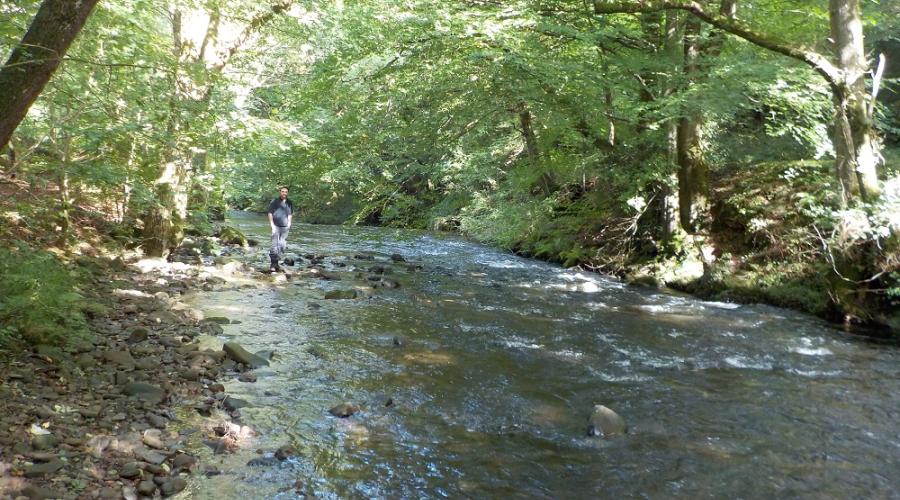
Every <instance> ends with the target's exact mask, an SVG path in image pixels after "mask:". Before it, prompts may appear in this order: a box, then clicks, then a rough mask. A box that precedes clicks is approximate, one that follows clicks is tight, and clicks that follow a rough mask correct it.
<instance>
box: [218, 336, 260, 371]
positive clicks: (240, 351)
mask: <svg viewBox="0 0 900 500" xmlns="http://www.w3.org/2000/svg"><path fill="white" fill-rule="evenodd" d="M222 350H223V351H225V354H226V355H228V357H229V358H231V359H232V360H234V361H235V362H236V363H243V364H245V365H248V366H251V367H253V368H261V367H263V366H269V361H268V360H267V359H264V358H262V357H260V356H257V355H256V354H253V353H252V352H250V351H248V350H246V349H244V348H243V347H241V345H240V344H238V343H237V342H225V345H223V346H222Z"/></svg>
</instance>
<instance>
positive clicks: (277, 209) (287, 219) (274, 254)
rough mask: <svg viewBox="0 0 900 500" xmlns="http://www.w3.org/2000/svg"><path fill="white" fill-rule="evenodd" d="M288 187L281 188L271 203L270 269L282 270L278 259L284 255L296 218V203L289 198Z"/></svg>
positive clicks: (272, 270) (273, 270)
mask: <svg viewBox="0 0 900 500" xmlns="http://www.w3.org/2000/svg"><path fill="white" fill-rule="evenodd" d="M287 196H288V188H287V186H282V187H281V189H279V195H278V198H275V199H274V200H272V203H269V225H270V226H272V249H271V250H269V259H270V260H271V264H270V265H269V271H271V272H273V273H274V272H276V271H280V270H281V266H279V265H278V261H279V260H280V259H281V257H283V256H284V250H285V248H286V247H287V237H288V230H289V229H290V228H291V221H292V220H293V218H294V204H293V202H291V200H289V199H288V197H287Z"/></svg>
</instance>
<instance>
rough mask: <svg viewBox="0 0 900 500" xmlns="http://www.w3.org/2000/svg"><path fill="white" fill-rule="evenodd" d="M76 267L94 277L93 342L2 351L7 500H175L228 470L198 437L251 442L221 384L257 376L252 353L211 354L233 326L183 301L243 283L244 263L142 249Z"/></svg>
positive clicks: (1, 452) (221, 446) (1, 456)
mask: <svg viewBox="0 0 900 500" xmlns="http://www.w3.org/2000/svg"><path fill="white" fill-rule="evenodd" d="M76 262H77V266H78V267H80V268H82V269H86V270H88V272H89V273H90V275H91V276H92V277H91V278H90V280H89V283H86V284H85V285H86V286H85V287H86V288H90V289H89V290H87V291H86V292H85V295H86V298H87V300H88V301H89V302H90V304H91V307H90V308H89V314H88V316H89V329H90V332H91V333H92V335H91V336H89V337H85V338H83V339H80V340H76V341H74V342H67V343H65V344H64V345H63V346H61V347H60V346H52V345H46V344H38V345H27V344H24V343H19V344H18V345H16V344H13V345H10V344H7V346H6V347H7V349H6V350H5V351H4V352H3V353H2V355H3V357H4V362H3V363H2V365H0V378H2V380H3V381H4V384H3V385H2V386H0V395H2V398H0V401H2V402H0V414H2V415H3V416H2V417H0V429H2V432H0V464H2V470H0V497H3V498H14V497H17V496H25V497H28V498H66V499H69V498H138V497H147V498H150V497H153V496H157V497H158V496H160V495H161V496H163V497H167V496H171V495H174V494H177V493H178V492H180V491H182V490H183V489H185V488H186V487H187V484H188V482H187V479H188V477H189V475H190V474H191V473H196V474H203V475H208V476H214V475H217V474H219V470H218V469H217V467H216V466H215V465H214V464H212V463H201V462H200V461H199V460H198V457H197V456H196V450H190V449H189V447H188V446H187V445H186V442H187V441H188V440H190V439H193V440H195V441H197V440H199V441H198V442H203V443H205V444H207V445H208V446H210V447H212V448H213V449H214V450H217V451H219V452H222V451H226V450H227V449H228V448H230V447H233V446H234V445H235V443H236V442H237V441H238V440H241V439H244V440H246V439H249V438H251V437H252V436H253V431H252V430H251V429H249V428H248V427H246V426H242V425H241V421H240V406H241V401H240V400H238V399H236V398H233V397H229V396H228V395H227V394H226V393H225V387H224V385H223V384H222V383H219V382H218V380H220V379H224V380H228V379H232V378H237V377H240V379H241V380H242V381H247V382H252V381H255V375H254V374H253V372H252V368H253V367H251V366H248V365H246V364H243V363H241V361H247V359H248V358H244V357H243V356H248V355H249V354H247V353H242V352H240V349H237V350H235V349H231V350H227V349H226V350H224V351H223V350H219V349H210V348H208V347H207V346H203V347H201V344H200V343H199V342H198V340H199V339H201V338H203V337H204V336H210V335H213V336H214V335H216V334H217V333H219V332H221V330H222V327H221V323H222V322H228V321H229V320H227V319H224V318H215V317H212V318H204V315H203V313H202V312H200V311H198V310H195V309H192V308H190V307H188V306H186V305H185V304H184V303H183V302H181V300H180V297H181V296H182V294H183V293H186V292H188V291H194V290H201V291H214V290H219V289H223V288H227V287H235V286H237V285H234V284H229V283H228V282H227V281H226V279H225V278H223V277H222V276H223V275H224V276H229V275H233V274H234V273H240V268H241V266H240V265H238V264H236V263H232V264H231V265H230V266H229V265H225V266H219V267H218V268H215V267H203V266H200V265H191V264H185V263H181V262H166V261H164V260H137V257H136V256H134V255H133V254H132V255H131V256H129V255H127V254H126V258H125V259H124V260H123V259H122V258H121V257H120V258H115V259H109V258H104V257H90V256H87V255H83V256H81V257H78V259H76ZM263 363H268V362H267V361H264V362H263ZM283 453H285V452H283Z"/></svg>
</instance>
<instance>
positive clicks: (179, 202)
mask: <svg viewBox="0 0 900 500" xmlns="http://www.w3.org/2000/svg"><path fill="white" fill-rule="evenodd" d="M292 3H293V0H278V1H276V2H275V3H273V4H271V5H269V6H268V7H267V8H266V9H265V10H264V11H262V12H261V13H259V14H258V15H257V16H255V17H253V18H252V19H250V20H249V21H248V22H247V24H246V25H245V26H244V29H243V30H242V31H241V32H240V33H239V34H238V35H237V37H236V38H235V39H234V40H233V41H232V43H231V45H229V46H227V47H226V46H222V44H221V42H222V40H220V39H219V35H220V33H219V29H218V24H219V14H218V12H216V11H214V12H212V13H210V15H209V23H208V25H207V29H206V31H205V34H204V35H203V39H202V40H191V39H190V37H189V34H188V33H187V32H186V31H183V30H182V13H181V11H180V10H178V9H177V8H176V9H174V10H173V12H172V41H173V44H172V53H173V57H174V58H175V61H176V64H175V67H174V69H173V71H172V74H173V76H172V89H171V92H172V94H171V99H170V110H169V123H168V125H167V133H168V136H169V145H168V151H167V152H166V153H165V154H164V155H163V157H164V161H163V165H162V166H161V167H160V170H159V175H158V176H157V179H156V202H157V203H156V206H154V207H153V208H151V209H150V210H149V211H148V212H147V213H146V214H145V215H144V230H143V235H144V243H143V250H144V254H145V255H148V256H152V257H162V256H165V255H166V253H167V252H168V251H169V250H170V249H171V248H172V247H174V246H177V245H178V244H179V243H180V242H181V239H182V236H183V231H184V222H185V221H186V218H187V207H188V193H189V190H190V187H191V183H192V181H193V172H194V165H195V164H198V163H204V164H205V158H206V157H205V153H202V152H201V153H198V151H202V149H200V148H199V146H202V140H199V141H197V142H199V143H200V144H197V143H195V142H192V139H191V138H189V137H188V136H187V131H188V129H189V126H190V123H189V122H188V121H187V119H186V118H185V116H186V113H184V109H185V108H188V109H190V110H191V115H193V116H202V115H204V114H206V113H208V111H209V105H210V100H211V99H212V92H213V88H214V83H213V82H214V79H213V78H206V79H205V80H206V82H205V83H200V82H198V81H196V80H194V79H193V78H192V77H191V76H190V74H189V73H190V72H188V71H182V70H181V68H182V65H185V66H194V67H197V66H199V67H203V68H205V70H206V71H207V72H208V73H211V74H215V73H221V72H222V70H224V68H225V67H226V66H227V65H228V63H229V61H230V60H231V58H232V57H233V56H234V55H235V54H236V53H237V51H238V50H239V49H240V48H241V46H242V45H243V44H245V43H247V42H248V40H250V38H251V37H252V35H253V33H254V32H256V31H257V30H259V28H260V27H261V26H262V25H264V24H265V23H267V22H269V21H270V20H271V19H273V18H274V17H275V16H276V15H278V14H280V13H282V12H284V11H286V10H287V9H288V8H289V7H290V6H291V4H292ZM210 76H211V75H210Z"/></svg>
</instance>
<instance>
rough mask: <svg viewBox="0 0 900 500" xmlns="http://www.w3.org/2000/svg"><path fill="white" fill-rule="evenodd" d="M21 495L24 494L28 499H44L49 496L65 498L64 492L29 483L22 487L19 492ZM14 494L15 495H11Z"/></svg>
mask: <svg viewBox="0 0 900 500" xmlns="http://www.w3.org/2000/svg"><path fill="white" fill-rule="evenodd" d="M19 493H20V494H21V495H23V496H26V497H28V498H29V500H44V499H49V498H65V493H63V492H60V491H57V490H53V489H50V488H45V487H43V486H37V485H35V484H29V485H28V486H26V487H24V488H22V491H20V492H19ZM13 496H15V495H13Z"/></svg>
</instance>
